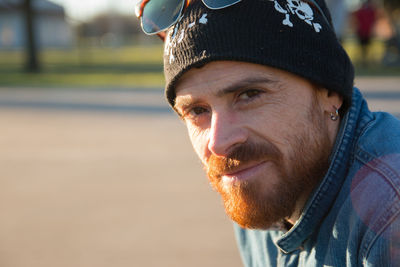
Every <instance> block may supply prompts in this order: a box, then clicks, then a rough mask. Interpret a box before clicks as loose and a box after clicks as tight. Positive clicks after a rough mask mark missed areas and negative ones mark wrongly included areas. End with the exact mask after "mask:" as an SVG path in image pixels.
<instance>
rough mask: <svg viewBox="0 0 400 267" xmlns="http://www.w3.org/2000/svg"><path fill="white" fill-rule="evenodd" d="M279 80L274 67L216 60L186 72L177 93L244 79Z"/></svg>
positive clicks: (232, 83) (222, 85)
mask: <svg viewBox="0 0 400 267" xmlns="http://www.w3.org/2000/svg"><path fill="white" fill-rule="evenodd" d="M262 79H264V80H270V81H277V80H278V79H279V77H278V76H277V75H276V73H274V70H273V69H272V68H268V67H264V66H262V65H258V64H253V63H246V62H236V61H215V62H210V63H207V64H206V65H204V66H202V67H201V68H192V69H190V70H189V71H188V72H186V73H185V74H184V75H183V76H182V77H181V78H180V79H179V81H178V83H177V85H176V91H175V92H176V95H177V96H179V95H182V94H187V93H199V90H196V89H199V87H200V88H202V90H200V92H202V91H204V89H206V88H215V89H216V88H219V87H226V86H229V85H234V84H237V83H239V82H243V81H254V82H257V81H259V80H262Z"/></svg>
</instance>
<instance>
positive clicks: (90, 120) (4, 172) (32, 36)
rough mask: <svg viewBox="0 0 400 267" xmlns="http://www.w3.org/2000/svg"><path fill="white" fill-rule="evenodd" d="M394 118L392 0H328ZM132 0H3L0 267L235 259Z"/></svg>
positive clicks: (371, 96) (346, 41)
mask: <svg viewBox="0 0 400 267" xmlns="http://www.w3.org/2000/svg"><path fill="white" fill-rule="evenodd" d="M326 2H327V4H328V6H329V8H330V10H331V13H332V18H333V22H334V26H335V31H336V33H337V36H338V38H339V40H340V41H341V42H342V44H343V46H344V47H345V49H346V50H347V52H348V53H349V55H350V57H351V59H352V60H353V62H354V64H355V67H356V86H357V87H359V88H360V89H361V91H362V92H363V93H364V95H365V96H366V97H367V99H368V100H369V104H370V106H371V108H372V109H373V110H384V111H388V112H391V113H392V114H394V115H395V116H397V117H400V90H399V89H400V86H399V84H400V38H399V34H400V1H398V0H377V1H361V0H326ZM134 5H135V1H134V0H133V1H128V0H96V1H95V0H84V1H82V0H0V122H1V125H0V130H1V131H0V266H2V267H11V266H12V267H26V266H30V267H39V266H40V267H47V266H49V267H50V266H57V267H58V266H85V267H86V266H96V267H97V266H218V267H224V266H242V264H241V261H240V258H239V255H238V251H237V249H236V244H235V240H234V237H233V232H232V225H231V222H230V221H229V219H228V218H227V217H226V216H225V213H224V211H223V208H222V205H221V201H220V199H219V197H218V195H217V194H216V193H215V192H213V191H212V190H211V189H210V187H209V185H208V183H207V179H206V178H205V175H204V174H203V170H202V167H201V165H200V163H199V162H198V160H197V159H196V156H195V155H194V153H193V152H192V148H191V146H190V143H189V140H188V138H187V136H186V130H185V127H184V125H183V124H182V123H181V122H180V121H179V120H178V119H177V118H176V116H174V114H173V113H172V111H171V110H170V109H169V107H168V106H167V104H166V103H165V101H164V99H163V89H162V88H163V83H164V78H163V74H162V50H163V49H162V42H161V41H160V40H159V39H158V38H157V37H148V36H146V35H144V34H143V33H142V32H141V30H140V25H139V22H138V21H137V19H136V18H135V17H134Z"/></svg>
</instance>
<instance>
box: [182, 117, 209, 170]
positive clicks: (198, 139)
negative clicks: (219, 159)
mask: <svg viewBox="0 0 400 267" xmlns="http://www.w3.org/2000/svg"><path fill="white" fill-rule="evenodd" d="M187 129H188V134H189V138H190V141H191V143H192V146H193V148H194V151H195V152H196V154H197V156H198V157H199V158H200V160H201V161H202V162H203V164H206V163H207V160H208V158H209V156H210V152H209V150H208V129H207V130H199V128H196V127H193V126H191V125H187Z"/></svg>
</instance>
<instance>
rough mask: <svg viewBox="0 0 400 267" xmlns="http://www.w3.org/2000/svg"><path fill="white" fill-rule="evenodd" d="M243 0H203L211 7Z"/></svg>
mask: <svg viewBox="0 0 400 267" xmlns="http://www.w3.org/2000/svg"><path fill="white" fill-rule="evenodd" d="M240 1H241V0H203V3H204V4H205V5H206V6H207V7H208V8H210V9H220V8H225V7H228V6H232V5H234V4H236V3H239V2H240Z"/></svg>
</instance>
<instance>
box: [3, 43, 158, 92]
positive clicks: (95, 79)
mask: <svg viewBox="0 0 400 267" xmlns="http://www.w3.org/2000/svg"><path fill="white" fill-rule="evenodd" d="M39 60H40V63H41V66H42V68H41V71H40V72H39V73H27V72H25V71H23V69H24V54H23V51H0V86H34V87H95V88H99V87H100V88H101V87H123V88H138V87H141V88H143V87H148V88H152V87H163V84H164V77H163V74H162V46H154V45H153V46H148V47H145V46H138V47H122V48H118V49H112V48H93V47H92V48H88V47H84V48H80V49H74V50H49V51H44V52H41V53H40V55H39Z"/></svg>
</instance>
